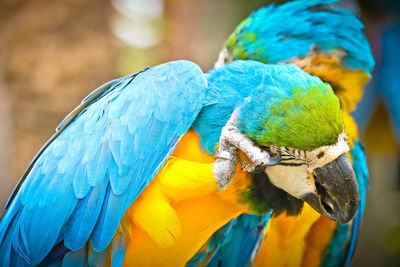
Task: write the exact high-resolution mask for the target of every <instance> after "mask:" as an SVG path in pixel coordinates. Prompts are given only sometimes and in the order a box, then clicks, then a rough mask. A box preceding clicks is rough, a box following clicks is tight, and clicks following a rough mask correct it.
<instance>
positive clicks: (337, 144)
mask: <svg viewBox="0 0 400 267" xmlns="http://www.w3.org/2000/svg"><path fill="white" fill-rule="evenodd" d="M348 151H349V145H348V142H347V135H346V133H345V132H344V128H343V118H342V115H341V112H340V105H339V100H338V98H337V97H336V96H335V95H334V93H333V90H332V89H331V87H330V86H329V85H328V84H325V83H324V82H322V81H321V80H320V79H319V78H317V77H313V76H311V75H309V74H307V73H305V72H303V71H302V70H301V69H300V68H298V67H296V66H293V65H286V64H277V65H266V64H263V63H260V62H256V61H241V60H239V61H235V62H233V63H231V64H227V65H225V66H223V67H221V68H218V69H214V70H212V71H210V72H208V73H207V74H204V73H203V72H202V71H201V70H200V68H199V67H198V66H197V65H196V64H194V63H191V62H188V61H176V62H170V63H166V64H163V65H159V66H156V67H153V68H150V69H147V70H145V71H143V72H140V73H138V74H135V75H131V76H127V77H124V78H121V79H117V80H114V81H111V82H109V83H107V84H105V85H103V86H102V87H100V88H98V89H97V90H95V91H94V92H93V93H92V94H90V95H89V96H88V97H87V98H85V99H84V101H83V102H82V104H81V105H80V106H78V107H77V108H76V109H75V110H74V111H73V112H72V113H71V114H70V115H68V116H67V118H66V119H65V120H64V121H63V122H62V123H61V124H60V126H59V127H58V128H57V132H56V133H55V135H54V136H53V137H52V138H51V139H50V140H49V141H48V142H47V143H46V144H45V146H44V147H43V148H42V150H41V151H40V152H39V153H38V155H37V156H36V157H35V158H34V159H33V161H32V162H31V164H30V166H29V167H28V169H27V171H26V173H25V174H24V176H23V177H22V179H21V181H20V183H19V184H18V185H17V187H16V189H15V191H14V193H13V194H12V196H11V198H10V200H9V202H8V204H7V206H6V211H5V214H4V216H3V218H2V220H1V222H0V263H1V264H0V265H2V266H37V265H41V266H47V265H52V266H60V265H62V266H86V265H89V266H99V265H112V266H121V265H125V266H182V265H184V264H185V263H186V262H187V261H189V260H190V259H191V258H192V257H193V256H194V254H196V252H197V251H199V249H200V248H201V247H202V245H203V244H204V243H205V242H206V241H207V240H208V239H209V238H210V237H211V235H212V234H213V233H215V232H216V231H217V230H218V229H219V228H221V227H222V226H223V225H225V224H226V223H228V222H229V221H230V220H231V219H233V218H236V217H237V216H239V215H241V214H243V213H251V214H263V215H264V217H265V218H266V217H267V216H268V213H269V212H275V213H281V212H286V213H290V214H297V213H299V212H300V211H301V208H302V206H303V203H304V201H306V202H307V203H309V204H310V205H311V206H312V207H313V208H315V209H316V210H318V212H320V213H321V214H324V215H325V216H327V217H329V218H332V219H334V220H337V221H339V222H347V221H349V220H351V218H353V216H354V214H355V213H356V210H357V207H358V202H359V198H358V194H359V193H358V187H357V181H356V179H355V175H354V172H353V169H352V167H351V164H350V160H349V158H348V156H347V154H346V153H347V152H348ZM239 163H240V164H239ZM243 225H250V226H252V225H253V224H252V222H251V221H250V222H243ZM221 239H224V238H223V237H221Z"/></svg>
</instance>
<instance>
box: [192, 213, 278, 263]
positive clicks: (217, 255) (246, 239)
mask: <svg viewBox="0 0 400 267" xmlns="http://www.w3.org/2000/svg"><path fill="white" fill-rule="evenodd" d="M270 216H271V214H270V213H268V214H266V215H262V216H260V215H250V214H243V215H241V216H239V217H238V218H236V219H233V220H231V221H230V222H229V223H227V224H226V225H225V226H223V227H222V228H220V229H219V230H218V231H217V232H215V233H214V234H213V236H212V237H211V238H210V239H209V241H208V242H207V244H206V245H205V246H204V247H203V248H202V250H201V251H199V252H198V253H197V254H196V255H195V256H193V258H192V259H191V260H190V261H189V262H188V264H187V266H197V265H198V264H200V263H201V262H202V261H203V260H204V259H205V258H206V257H207V256H209V255H211V257H210V259H209V260H208V262H207V263H206V266H209V267H211V266H247V265H248V263H249V262H250V261H251V258H252V256H253V254H254V252H257V246H258V244H259V242H260V237H261V233H262V231H263V230H264V229H265V227H266V226H267V224H268V221H269V218H270Z"/></svg>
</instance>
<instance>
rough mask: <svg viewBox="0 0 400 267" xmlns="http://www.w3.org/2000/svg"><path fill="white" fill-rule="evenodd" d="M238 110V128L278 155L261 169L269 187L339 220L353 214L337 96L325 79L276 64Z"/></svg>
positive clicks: (352, 182) (354, 197) (353, 187)
mask: <svg viewBox="0 0 400 267" xmlns="http://www.w3.org/2000/svg"><path fill="white" fill-rule="evenodd" d="M268 79H271V80H268ZM238 111H239V117H238V122H237V127H238V129H239V130H240V131H241V132H243V133H244V134H245V135H246V136H248V137H249V138H250V139H252V140H253V141H254V142H255V143H256V144H257V146H259V147H261V148H263V149H264V150H266V151H268V152H269V153H270V154H271V155H279V156H280V158H281V160H280V162H279V164H277V165H275V166H269V167H267V168H266V170H265V174H266V175H267V176H268V178H269V181H270V182H271V183H272V184H273V185H274V186H275V187H277V188H280V189H282V190H284V191H286V192H287V193H288V194H290V195H291V196H293V197H295V198H297V199H299V200H303V201H306V202H307V203H308V204H309V205H310V206H312V207H313V208H314V209H315V210H317V211H318V212H319V213H321V214H322V215H324V216H326V217H328V218H331V219H333V220H336V221H338V222H340V223H345V222H348V221H349V220H351V219H352V218H353V216H354V214H355V213H356V211H357V207H358V202H359V193H358V186H357V180H356V178H355V174H354V171H353V168H352V165H351V163H350V160H349V157H348V156H347V152H348V151H349V145H348V143H347V137H346V134H345V133H344V129H343V119H342V117H341V111H340V104H339V100H338V98H337V97H336V96H335V94H334V92H333V90H332V89H331V87H330V86H329V85H328V84H326V83H324V82H322V81H321V80H320V79H319V78H317V77H313V76H311V75H308V74H306V73H304V72H303V71H301V70H300V69H299V68H297V67H296V66H294V65H286V64H278V65H276V67H274V68H271V69H270V70H269V75H268V76H266V77H264V79H263V86H259V87H257V88H254V89H253V90H252V92H251V93H250V95H249V96H248V97H247V98H246V100H245V101H244V102H243V104H242V105H241V106H240V107H239V108H238ZM256 178H257V177H255V178H254V179H256ZM257 187H258V189H260V185H257ZM261 187H262V186H261ZM256 190H257V188H256Z"/></svg>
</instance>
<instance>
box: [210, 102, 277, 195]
mask: <svg viewBox="0 0 400 267" xmlns="http://www.w3.org/2000/svg"><path fill="white" fill-rule="evenodd" d="M237 117H238V113H237V111H236V110H235V111H234V112H233V114H232V116H231V118H230V119H229V121H228V123H227V124H226V125H225V127H224V128H222V131H221V137H220V140H219V149H218V151H217V153H216V155H215V157H216V158H217V159H216V161H215V163H214V164H213V165H214V175H215V178H216V180H217V182H218V185H219V187H220V189H221V190H224V189H226V188H227V187H228V186H229V185H230V183H231V181H232V179H233V177H234V176H235V172H236V164H237V163H238V161H239V158H238V156H237V152H238V149H239V150H241V151H243V152H244V153H245V154H246V155H247V156H248V158H249V159H250V160H251V161H252V162H253V163H254V164H249V163H244V162H241V164H242V168H243V169H244V170H246V171H249V172H257V173H258V172H262V171H264V170H265V168H266V167H267V166H273V165H276V164H278V163H279V162H280V157H279V156H278V157H277V158H271V157H270V155H269V153H268V152H266V151H264V150H261V149H260V148H259V147H257V146H256V145H255V144H254V142H253V141H252V140H250V139H249V138H248V137H247V136H245V135H244V134H243V133H242V132H240V131H239V130H238V129H237V127H236V122H237Z"/></svg>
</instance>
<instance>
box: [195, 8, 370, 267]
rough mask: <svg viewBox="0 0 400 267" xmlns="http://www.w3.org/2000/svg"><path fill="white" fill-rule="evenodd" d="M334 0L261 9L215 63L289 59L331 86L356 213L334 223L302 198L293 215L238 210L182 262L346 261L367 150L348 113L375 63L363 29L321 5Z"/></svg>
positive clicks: (296, 263) (363, 189) (299, 263)
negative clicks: (347, 150) (345, 140)
mask: <svg viewBox="0 0 400 267" xmlns="http://www.w3.org/2000/svg"><path fill="white" fill-rule="evenodd" d="M334 2H337V1H335V0H311V1H304V0H298V1H291V2H287V3H285V4H282V5H280V6H275V5H273V4H272V5H269V6H267V7H262V8H260V9H259V10H257V11H255V12H253V13H252V14H251V15H250V16H249V17H247V18H246V19H245V20H244V21H243V22H241V23H240V24H239V26H237V27H236V29H235V30H234V32H233V33H232V34H231V35H230V36H229V38H228V39H227V40H226V42H225V44H224V46H223V49H222V51H221V52H220V54H219V57H218V60H217V62H216V63H215V66H216V67H221V66H223V65H224V64H227V63H229V62H231V61H233V60H238V59H241V60H257V61H260V62H263V63H268V64H272V63H278V62H284V63H290V64H295V65H297V66H299V67H300V68H302V69H303V70H304V71H305V72H308V73H310V74H312V75H315V76H318V77H319V78H321V80H323V81H324V82H327V83H329V84H330V85H331V86H332V88H333V90H334V92H335V94H336V95H337V96H338V98H339V100H340V105H341V112H342V116H343V118H344V124H345V131H346V133H347V136H348V137H349V144H350V148H351V151H350V157H351V158H352V160H353V167H354V170H355V173H356V177H357V181H358V186H359V192H360V207H359V209H358V212H357V215H356V217H355V218H354V219H353V220H352V221H351V222H349V223H346V224H340V223H337V222H334V221H331V220H327V219H326V218H325V217H323V216H321V215H320V214H317V213H316V212H314V211H313V210H312V209H310V208H309V207H308V206H307V205H305V207H304V208H303V211H302V213H301V215H300V216H297V217H287V216H286V215H285V214H282V215H280V216H276V215H278V214H273V215H274V216H273V217H272V218H271V219H270V217H267V219H266V218H264V217H263V216H259V217H254V215H246V214H244V215H241V216H240V217H238V218H237V219H236V220H237V222H230V224H231V225H233V226H232V227H230V228H225V231H228V232H229V234H228V233H225V236H226V239H224V240H222V241H221V239H216V238H214V237H211V238H210V240H209V241H208V242H207V243H206V244H205V245H203V247H202V249H200V250H199V252H198V254H197V255H195V257H193V258H192V259H191V261H190V262H189V264H188V265H189V266H195V265H197V264H199V263H200V262H205V264H206V265H207V266H246V265H247V264H248V263H250V264H255V265H256V266H340V265H342V264H345V265H346V266H348V265H349V263H350V260H351V258H352V255H353V253H354V249H355V243H356V239H357V233H358V228H359V225H360V222H361V218H362V214H363V212H364V207H365V202H366V191H367V189H368V168H367V162H366V156H365V152H364V149H363V146H362V144H361V142H360V141H359V139H358V130H357V125H356V124H355V122H354V120H353V118H352V117H351V116H350V114H349V113H350V112H351V111H353V110H354V109H355V107H356V104H357V102H358V101H359V100H360V99H361V96H362V93H363V87H364V86H365V84H366V83H367V82H368V80H369V79H370V76H371V70H372V68H373V67H374V64H375V62H374V59H373V56H372V52H371V48H370V46H369V43H368V41H367V39H366V37H365V36H364V34H363V32H362V30H363V24H362V23H361V22H360V21H359V20H358V19H357V17H356V16H355V15H353V14H352V13H351V12H350V11H348V10H343V9H337V8H331V7H330V6H328V5H329V4H332V3H334ZM247 216H251V219H250V218H246V217H247ZM268 220H269V222H268ZM257 222H258V223H257ZM221 231H222V229H221ZM217 234H218V235H221V234H220V233H217ZM246 235H250V236H253V237H254V238H253V239H249V238H248V237H246ZM264 239H265V241H264ZM216 240H220V241H219V242H217V241H216ZM232 243H235V244H236V246H235V245H233V244H232ZM249 246H251V247H253V248H254V249H253V253H242V254H240V255H239V256H238V258H237V259H234V258H232V256H231V257H226V255H233V254H235V251H237V250H244V248H246V249H248V247H249ZM209 247H212V248H214V249H212V250H210V249H209Z"/></svg>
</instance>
